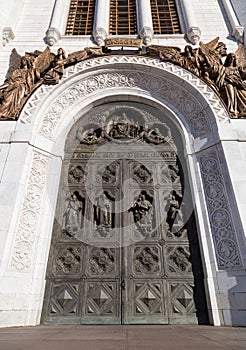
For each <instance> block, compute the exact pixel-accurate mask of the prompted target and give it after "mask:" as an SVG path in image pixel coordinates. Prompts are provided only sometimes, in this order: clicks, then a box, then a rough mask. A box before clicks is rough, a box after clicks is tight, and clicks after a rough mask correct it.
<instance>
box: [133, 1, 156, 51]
mask: <svg viewBox="0 0 246 350" xmlns="http://www.w3.org/2000/svg"><path fill="white" fill-rule="evenodd" d="M136 3H137V23H138V33H139V35H140V37H141V38H142V39H143V43H144V44H145V45H149V44H150V43H151V40H152V37H153V23H152V14H151V7H150V1H146V0H138V1H137V2H136Z"/></svg>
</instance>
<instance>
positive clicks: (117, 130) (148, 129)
mask: <svg viewBox="0 0 246 350" xmlns="http://www.w3.org/2000/svg"><path fill="white" fill-rule="evenodd" d="M91 125H92V124H91ZM76 136H77V139H78V140H79V141H80V143H83V144H88V145H91V144H97V143H99V142H102V141H103V140H104V141H107V140H110V141H111V140H112V139H115V140H124V139H126V140H128V139H135V140H136V141H137V140H142V141H144V142H148V143H154V144H156V145H158V144H161V143H165V142H172V135H171V130H170V128H169V127H168V126H167V125H166V124H165V123H161V124H160V123H155V124H153V123H151V125H148V124H145V125H139V122H138V121H134V120H133V119H129V118H128V117H127V116H126V114H125V113H122V115H114V116H112V117H111V118H110V120H109V121H108V122H107V124H106V126H101V127H98V126H96V125H94V126H93V127H91V128H88V129H83V128H79V129H78V130H77V135H76Z"/></svg>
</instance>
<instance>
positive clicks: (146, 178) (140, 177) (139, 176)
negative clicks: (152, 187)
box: [133, 164, 153, 184]
mask: <svg viewBox="0 0 246 350" xmlns="http://www.w3.org/2000/svg"><path fill="white" fill-rule="evenodd" d="M133 179H134V180H136V181H137V182H138V183H141V184H148V183H152V182H153V178H152V172H151V171H150V170H149V169H148V168H147V167H146V166H145V165H143V164H137V165H136V166H135V167H134V171H133Z"/></svg>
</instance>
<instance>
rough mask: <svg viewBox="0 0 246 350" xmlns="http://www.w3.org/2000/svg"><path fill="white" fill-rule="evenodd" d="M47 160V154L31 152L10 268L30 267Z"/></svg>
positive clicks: (21, 269)
mask: <svg viewBox="0 0 246 350" xmlns="http://www.w3.org/2000/svg"><path fill="white" fill-rule="evenodd" d="M48 160H49V157H48V156H46V155H44V154H42V153H39V152H36V151H34V152H33V160H32V165H31V170H30V173H29V178H28V181H27V188H26V192H25V196H24V202H23V204H22V208H21V211H20V216H19V223H18V228H17V233H16V236H15V241H14V244H13V251H12V254H11V258H10V269H11V270H17V271H23V272H25V271H27V270H29V269H30V268H31V265H32V257H33V248H34V244H35V238H36V236H35V232H36V229H37V226H38V222H39V219H40V211H41V204H42V197H43V194H44V189H45V179H46V171H47V165H48Z"/></svg>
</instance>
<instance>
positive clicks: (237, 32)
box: [232, 26, 244, 43]
mask: <svg viewBox="0 0 246 350" xmlns="http://www.w3.org/2000/svg"><path fill="white" fill-rule="evenodd" d="M232 36H234V38H235V39H237V40H238V41H239V42H240V43H243V40H244V27H243V26H235V27H234V29H233V32H232Z"/></svg>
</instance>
